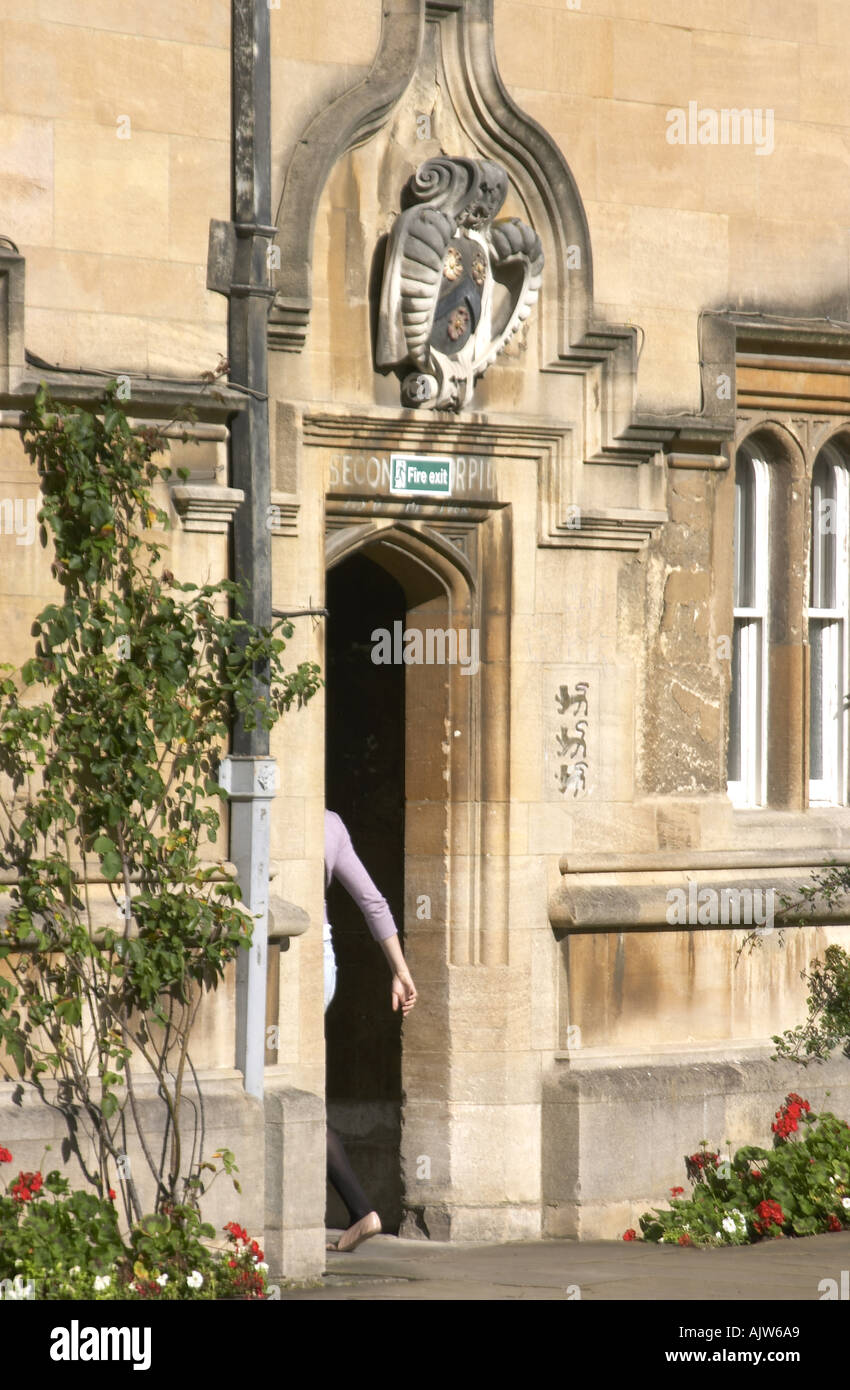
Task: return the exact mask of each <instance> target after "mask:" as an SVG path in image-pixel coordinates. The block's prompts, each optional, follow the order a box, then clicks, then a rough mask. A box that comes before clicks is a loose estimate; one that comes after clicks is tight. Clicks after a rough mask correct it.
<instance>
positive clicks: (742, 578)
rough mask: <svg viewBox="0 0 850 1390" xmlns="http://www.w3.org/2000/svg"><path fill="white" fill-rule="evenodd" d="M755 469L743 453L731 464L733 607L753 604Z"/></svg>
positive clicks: (746, 606)
mask: <svg viewBox="0 0 850 1390" xmlns="http://www.w3.org/2000/svg"><path fill="white" fill-rule="evenodd" d="M755 483H756V479H755V469H754V468H753V465H752V463H751V461H750V460H749V459H748V458H747V456H746V454H742V453H739V454H738V458H737V462H736V464H735V597H734V604H735V607H736V608H754V607H755V587H756V586H755V552H756V535H755V500H756V499H755Z"/></svg>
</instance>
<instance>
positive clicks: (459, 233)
mask: <svg viewBox="0 0 850 1390" xmlns="http://www.w3.org/2000/svg"><path fill="white" fill-rule="evenodd" d="M507 192H508V178H507V174H506V173H505V171H504V169H502V168H501V166H500V165H498V164H494V163H493V162H492V160H489V159H449V158H446V157H440V158H437V159H429V160H427V161H426V162H425V163H424V164H421V165H420V167H419V168H418V169H417V171H416V173H415V174H414V175H413V177H412V178H411V179H409V180H408V183H407V185H406V188H405V199H404V201H405V202H406V204H407V206H406V209H405V211H404V212H402V213H401V215H400V217H399V218H398V219H397V221H396V223H395V225H394V226H393V229H392V232H391V233H390V237H389V242H388V245H387V254H386V261H385V266H384V280H383V287H382V291H381V309H380V316H379V320H378V342H377V352H376V361H377V365H378V366H379V367H401V368H403V367H404V366H409V367H410V368H411V370H410V371H409V372H408V374H407V375H406V376H405V377H404V380H403V381H402V387H401V392H402V403H403V404H404V405H408V406H423V407H425V408H429V409H442V410H446V409H453V410H460V409H462V407H463V406H465V405H468V403H469V401H470V399H471V397H472V391H473V388H474V385H475V380H476V378H477V377H479V376H481V374H482V373H483V372H485V371H486V370H487V368H488V367H489V365H490V363H491V362H492V361H493V360H494V358H495V357H496V356H497V355H498V354H499V353H500V352H501V350H502V348H503V347H504V346H505V344H506V342H507V341H508V339H509V338H510V337H511V335H512V334H513V333H515V332H516V330H517V329H518V328H519V327H520V326H521V324H522V323H524V321H525V320H526V319H527V318H528V316H529V314H530V313H531V310H532V309H533V307H534V304H535V303H536V300H537V296H538V293H539V290H540V277H541V273H542V270H543V248H542V246H541V244H540V238H539V237H538V235H537V233H536V232H535V231H533V230H532V228H531V227H529V226H527V224H526V223H525V222H521V221H520V220H519V218H516V217H511V218H504V219H502V220H501V221H499V222H495V221H494V220H493V219H494V218H495V216H496V214H497V213H498V211H499V209H500V208H501V206H502V204H503V202H504V201H505V198H506V196H507Z"/></svg>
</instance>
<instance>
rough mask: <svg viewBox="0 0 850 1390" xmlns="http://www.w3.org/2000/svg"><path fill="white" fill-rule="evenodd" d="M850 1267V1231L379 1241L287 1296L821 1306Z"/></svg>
mask: <svg viewBox="0 0 850 1390" xmlns="http://www.w3.org/2000/svg"><path fill="white" fill-rule="evenodd" d="M842 1270H850V1231H840V1232H836V1233H834V1234H830V1235H821V1236H809V1237H807V1238H805V1239H800V1240H789V1239H781V1240H771V1241H763V1242H760V1243H759V1244H758V1245H744V1246H734V1247H725V1248H721V1249H717V1250H688V1249H680V1248H679V1247H678V1246H672V1245H660V1246H659V1245H645V1244H643V1243H640V1242H632V1243H626V1242H624V1241H569V1240H555V1241H516V1242H511V1243H510V1244H505V1245H478V1244H475V1245H473V1244H460V1243H458V1244H455V1243H448V1242H443V1241H420V1240H399V1239H398V1238H397V1237H395V1236H387V1235H381V1236H375V1237H374V1238H373V1239H372V1240H370V1241H367V1242H366V1243H365V1244H364V1245H362V1246H361V1247H360V1249H359V1250H355V1251H354V1252H353V1253H351V1254H338V1253H337V1252H336V1251H330V1252H329V1253H328V1264H327V1271H326V1273H325V1276H324V1279H323V1281H322V1286H321V1287H314V1288H305V1289H282V1290H281V1299H282V1300H286V1301H289V1302H314V1301H316V1300H334V1301H343V1300H352V1301H357V1300H379V1301H397V1300H407V1299H410V1300H427V1301H442V1300H447V1301H455V1300H462V1301H469V1300H479V1301H487V1302H490V1301H494V1300H495V1301H499V1300H540V1301H563V1302H570V1301H575V1300H576V1299H581V1300H583V1301H588V1300H590V1301H593V1300H606V1301H610V1300H618V1299H619V1300H627V1301H647V1300H651V1301H653V1302H667V1301H669V1302H683V1301H684V1302H689V1301H694V1302H697V1301H698V1302H700V1303H705V1302H706V1301H713V1300H717V1301H729V1300H734V1301H736V1302H738V1301H743V1302H747V1301H753V1302H775V1301H779V1302H792V1301H793V1302H817V1301H819V1300H821V1299H822V1298H823V1294H822V1292H821V1290H820V1289H819V1287H818V1286H819V1284H820V1283H821V1281H822V1280H824V1279H835V1280H836V1281H838V1283H839V1285H840V1281H841V1272H842Z"/></svg>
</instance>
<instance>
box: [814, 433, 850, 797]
mask: <svg viewBox="0 0 850 1390" xmlns="http://www.w3.org/2000/svg"><path fill="white" fill-rule="evenodd" d="M821 459H822V460H823V461H824V463H825V464H826V466H827V467H828V468H829V470H830V472H831V473H832V476H833V477H834V479H835V500H836V508H835V510H836V525H835V532H834V534H835V575H834V601H835V602H834V607H832V608H812V607H809V609H808V621H809V631H808V634H807V635H808V637H809V646H810V649H811V645H812V643H811V637H812V629H811V624H812V623H813V622H816V623H819V624H820V625H821V630H822V633H823V639H824V640H823V642H822V648H821V650H822V662H821V677H822V679H821V692H820V707H821V711H822V720H821V748H822V757H821V762H822V768H823V772H824V774H825V775H824V776H822V777H819V778H815V777H810V779H809V805H810V806H845V805H846V804H847V785H848V778H847V748H848V737H847V710H846V709H845V708H844V697H845V694H846V692H847V672H848V669H850V661H848V632H850V613H848V607H850V566H849V565H848V530H850V475H848V470H847V463H846V461H845V460H844V459H843V458H842V456H841V454H840V453H839V452H838V450H837V449H835V448H834V447H833V446H831V445H829V444H827V445H825V446H824V448H823V449H821V451H820V453H819V454H818V458H817V460H816V462H818V461H819V460H821ZM813 487H814V471H813V473H812V488H813ZM811 525H812V532H814V528H815V525H816V517H815V515H814V496H812V517H811ZM809 554H810V561H809V603H810V604H811V600H812V596H813V592H814V575H813V573H812V568H813V566H812V561H813V559H814V545H812V547H811V548H810V552H809ZM813 675H814V665H812V677H813ZM809 699H810V702H811V705H812V708H813V706H814V702H813V701H812V691H811V684H810V687H809ZM810 733H811V722H810V726H809V729H807V731H806V734H807V737H810Z"/></svg>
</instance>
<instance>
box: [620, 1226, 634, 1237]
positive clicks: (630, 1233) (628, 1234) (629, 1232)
mask: <svg viewBox="0 0 850 1390" xmlns="http://www.w3.org/2000/svg"><path fill="white" fill-rule="evenodd" d="M623 1240H637V1231H635V1230H633V1229H632V1227H631V1226H630V1227H629V1229H628V1230H627V1231H624V1232H623Z"/></svg>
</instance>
